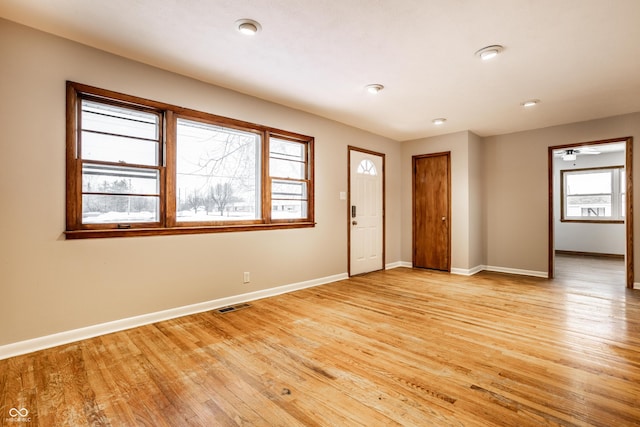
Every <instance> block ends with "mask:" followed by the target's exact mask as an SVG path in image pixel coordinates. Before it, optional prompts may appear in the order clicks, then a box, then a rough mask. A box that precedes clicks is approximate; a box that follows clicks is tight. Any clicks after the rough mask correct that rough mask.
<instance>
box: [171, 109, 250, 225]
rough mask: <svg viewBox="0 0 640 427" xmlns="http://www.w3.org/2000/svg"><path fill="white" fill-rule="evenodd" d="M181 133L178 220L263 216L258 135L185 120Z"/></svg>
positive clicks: (178, 172) (178, 153) (178, 159)
mask: <svg viewBox="0 0 640 427" xmlns="http://www.w3.org/2000/svg"><path fill="white" fill-rule="evenodd" d="M177 135H178V146H177V162H176V170H177V173H176V215H177V220H178V221H238V220H253V219H258V218H260V216H261V209H260V173H259V168H260V136H259V135H257V134H255V133H252V132H244V131H240V130H236V129H230V128H224V127H221V126H215V125H210V124H205V123H199V122H195V121H190V120H184V119H179V120H178V126H177Z"/></svg>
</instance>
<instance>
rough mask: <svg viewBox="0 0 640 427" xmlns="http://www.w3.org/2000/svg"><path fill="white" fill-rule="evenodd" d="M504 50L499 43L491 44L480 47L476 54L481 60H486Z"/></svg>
mask: <svg viewBox="0 0 640 427" xmlns="http://www.w3.org/2000/svg"><path fill="white" fill-rule="evenodd" d="M503 50H504V47H502V46H500V45H499V44H493V45H491V46H487V47H483V48H482V49H480V50H478V51H477V52H476V56H478V57H480V59H482V60H483V61H488V60H489V59H493V58H495V57H496V56H498V54H499V53H500V52H502V51H503Z"/></svg>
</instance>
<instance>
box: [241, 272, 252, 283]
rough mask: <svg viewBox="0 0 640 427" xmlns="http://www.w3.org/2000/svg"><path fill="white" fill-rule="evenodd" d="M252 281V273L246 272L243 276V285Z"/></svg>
mask: <svg viewBox="0 0 640 427" xmlns="http://www.w3.org/2000/svg"><path fill="white" fill-rule="evenodd" d="M250 281H251V273H249V272H248V271H245V272H244V275H243V276H242V283H249V282H250Z"/></svg>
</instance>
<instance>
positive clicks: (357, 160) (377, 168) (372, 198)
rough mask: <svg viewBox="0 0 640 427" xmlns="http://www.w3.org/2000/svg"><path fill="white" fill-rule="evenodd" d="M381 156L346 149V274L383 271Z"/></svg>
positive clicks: (382, 180)
mask: <svg viewBox="0 0 640 427" xmlns="http://www.w3.org/2000/svg"><path fill="white" fill-rule="evenodd" d="M383 164H384V155H383V154H378V153H373V152H370V151H364V150H359V149H355V148H352V147H350V148H349V212H348V218H349V274H350V275H355V274H362V273H367V272H370V271H375V270H382V269H383V268H384V251H383V247H384V203H383V191H384V175H383V173H384V167H383Z"/></svg>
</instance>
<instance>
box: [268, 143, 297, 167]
mask: <svg viewBox="0 0 640 427" xmlns="http://www.w3.org/2000/svg"><path fill="white" fill-rule="evenodd" d="M269 156H270V157H272V158H276V159H284V160H297V161H299V162H303V161H304V158H305V156H304V144H301V143H299V142H292V141H285V140H284V139H278V138H273V137H272V138H271V139H270V140H269Z"/></svg>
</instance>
